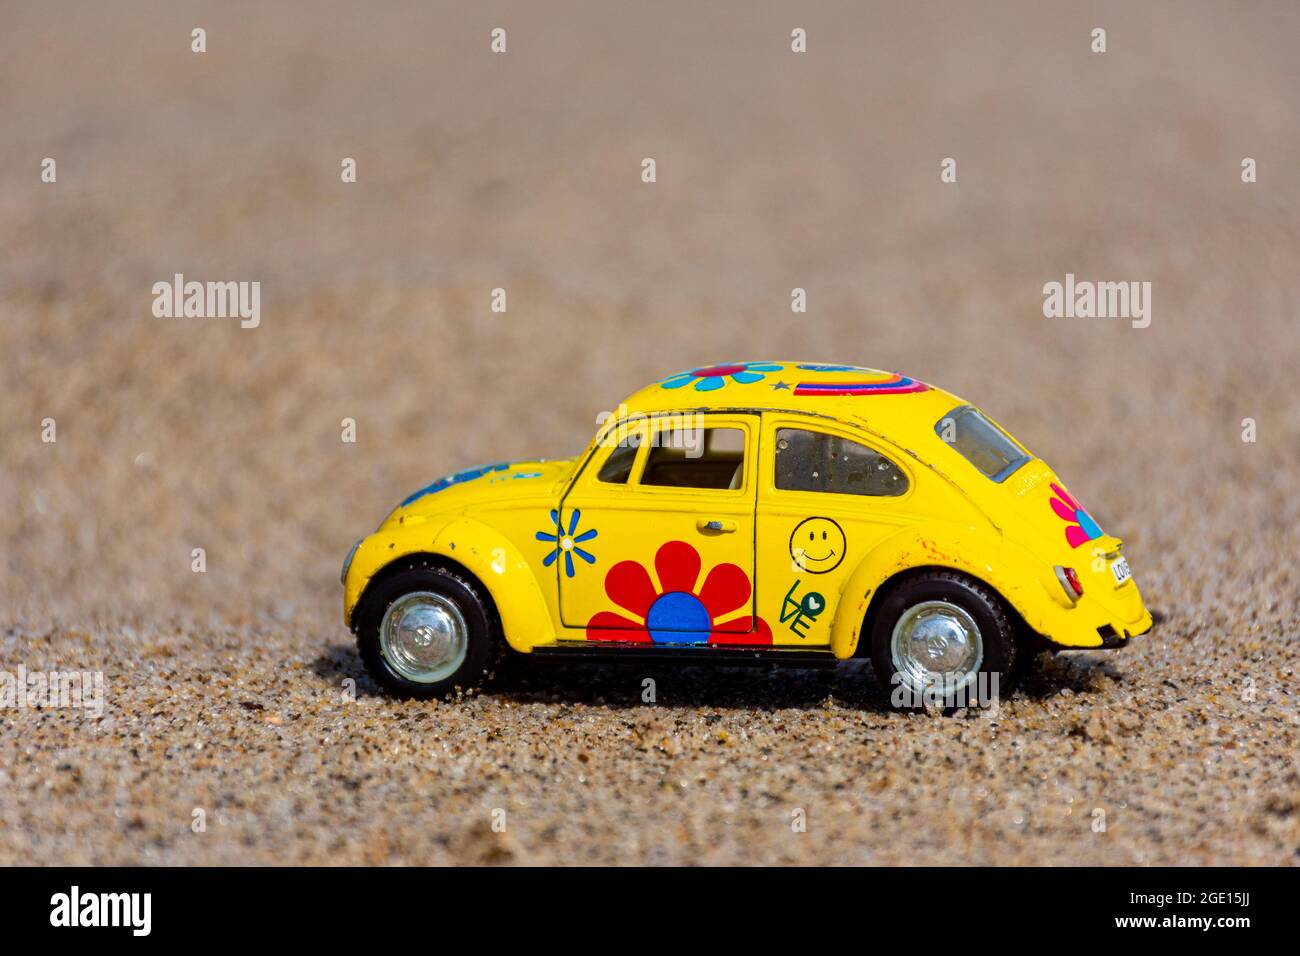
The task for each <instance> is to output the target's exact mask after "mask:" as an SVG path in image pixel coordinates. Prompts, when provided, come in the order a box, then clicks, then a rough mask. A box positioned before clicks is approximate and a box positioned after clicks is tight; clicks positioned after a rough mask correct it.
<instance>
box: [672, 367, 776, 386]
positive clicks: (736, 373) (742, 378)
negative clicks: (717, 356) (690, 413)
mask: <svg viewBox="0 0 1300 956" xmlns="http://www.w3.org/2000/svg"><path fill="white" fill-rule="evenodd" d="M783 367H784V366H781V365H776V364H774V363H772V362H733V363H732V364H730V365H709V366H707V367H705V368H695V369H691V370H690V371H689V372H682V373H680V374H678V375H674V376H672V377H671V378H666V379H664V380H663V381H662V382H660V383H659V384H660V385H662V386H663V387H664V388H681V387H682V386H683V385H689V384H690V383H691V382H694V383H695V390H696V391H697V392H712V391H716V390H717V389H719V388H722V386H724V385H726V384H727V379H731V380H732V381H733V382H738V383H739V384H741V385H749V384H751V383H753V382H761V381H763V376H764V375H766V374H767V373H768V372H779V371H781V369H782V368H783Z"/></svg>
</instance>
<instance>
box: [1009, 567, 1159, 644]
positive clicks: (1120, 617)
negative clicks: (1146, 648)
mask: <svg viewBox="0 0 1300 956" xmlns="http://www.w3.org/2000/svg"><path fill="white" fill-rule="evenodd" d="M1051 588H1055V589H1056V590H1058V591H1059V590H1060V586H1059V585H1058V584H1057V582H1056V581H1055V580H1052V581H1051V582H1050V588H1049V585H1048V583H1047V582H1046V581H1044V582H1043V583H1042V585H1041V586H1037V585H1033V586H1030V585H1028V584H1027V585H1026V586H1024V587H1022V588H1019V589H1018V590H1017V593H1015V594H1012V595H1007V596H1008V597H1009V598H1010V599H1011V603H1012V604H1014V605H1015V607H1016V610H1017V611H1019V612H1020V616H1021V617H1023V618H1024V620H1025V623H1026V624H1027V625H1029V627H1030V628H1031V629H1032V630H1033V631H1035V632H1036V633H1037V634H1038V635H1039V636H1040V637H1041V638H1042V639H1043V641H1045V642H1046V644H1047V645H1048V646H1049V647H1056V648H1077V649H1084V648H1099V647H1123V646H1124V645H1126V644H1127V643H1128V642H1129V641H1130V640H1132V639H1133V638H1135V637H1139V636H1141V635H1143V634H1146V633H1147V632H1148V631H1150V630H1151V628H1152V626H1153V624H1154V621H1153V620H1152V617H1151V613H1150V612H1149V611H1148V610H1147V609H1146V605H1145V604H1143V602H1142V595H1141V593H1140V592H1139V591H1138V588H1137V584H1135V583H1134V582H1133V581H1132V580H1130V581H1129V582H1128V583H1127V584H1125V585H1124V586H1122V587H1120V588H1117V589H1115V590H1114V591H1111V592H1108V593H1107V594H1106V595H1105V596H1104V597H1103V598H1102V599H1098V598H1097V597H1095V596H1094V595H1092V594H1090V593H1088V592H1087V591H1085V593H1084V595H1083V597H1081V598H1079V601H1078V603H1077V604H1074V605H1072V606H1071V605H1068V604H1067V603H1065V602H1064V601H1062V600H1061V599H1058V598H1057V597H1056V595H1055V594H1054V593H1053V592H1052V590H1051Z"/></svg>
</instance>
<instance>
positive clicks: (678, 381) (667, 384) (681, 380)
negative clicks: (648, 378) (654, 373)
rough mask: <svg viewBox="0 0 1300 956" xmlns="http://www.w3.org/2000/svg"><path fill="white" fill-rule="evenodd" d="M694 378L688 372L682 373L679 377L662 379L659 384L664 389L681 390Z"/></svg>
mask: <svg viewBox="0 0 1300 956" xmlns="http://www.w3.org/2000/svg"><path fill="white" fill-rule="evenodd" d="M694 377H695V376H694V375H692V374H691V373H690V372H682V373H681V374H680V375H674V376H673V377H672V378H666V379H664V380H663V381H662V382H660V383H659V384H660V385H662V386H663V387H664V388H681V387H682V386H683V385H685V384H687V383H688V382H690V380H691V379H693V378H694Z"/></svg>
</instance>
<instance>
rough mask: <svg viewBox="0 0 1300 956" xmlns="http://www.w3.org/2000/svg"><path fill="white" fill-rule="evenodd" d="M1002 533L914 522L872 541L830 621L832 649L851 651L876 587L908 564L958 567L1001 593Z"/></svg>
mask: <svg viewBox="0 0 1300 956" xmlns="http://www.w3.org/2000/svg"><path fill="white" fill-rule="evenodd" d="M1001 541H1002V539H1001V535H999V534H998V533H996V532H993V531H981V530H980V529H978V528H970V527H954V526H953V525H913V526H911V527H908V528H904V529H903V530H901V531H899V532H898V533H897V534H894V535H891V536H890V537H888V538H886V539H885V540H884V541H882V542H880V544H878V545H876V547H875V548H873V549H872V550H871V551H870V552H868V553H867V555H866V557H864V558H863V559H862V561H861V562H860V563H859V564H858V566H857V568H856V569H855V570H854V571H853V573H852V574H851V575H849V577H848V579H847V580H846V581H845V582H844V587H843V589H842V590H841V591H840V596H839V601H838V602H837V604H836V610H835V620H834V621H833V622H832V624H831V652H832V653H833V654H834V655H835V656H836V657H837V658H839V659H840V660H845V659H847V658H850V657H852V656H853V655H854V653H856V651H857V649H858V644H859V642H860V640H861V638H862V625H863V623H864V622H865V619H866V614H867V608H868V607H869V606H870V605H871V599H872V597H873V596H874V595H875V593H876V591H877V589H878V588H879V587H880V586H881V585H882V584H884V583H885V582H886V581H888V580H889V579H890V578H892V577H893V576H894V575H896V574H898V573H900V572H902V571H908V570H911V569H912V568H921V567H939V568H950V569H951V570H953V571H961V572H962V573H964V574H969V575H970V576H971V577H974V578H978V579H980V580H981V581H984V582H985V583H986V584H989V585H991V586H992V587H994V588H997V589H998V590H999V591H1000V592H1003V593H1005V592H1004V591H1003V588H1002V586H1001V583H1002V582H1000V581H999V577H1000V576H999V574H998V573H997V556H998V551H999V548H1000V547H1001Z"/></svg>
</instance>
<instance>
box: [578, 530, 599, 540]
mask: <svg viewBox="0 0 1300 956" xmlns="http://www.w3.org/2000/svg"><path fill="white" fill-rule="evenodd" d="M594 537H596V529H595V528H592V529H591V530H590V531H584V532H582V534H580V535H578V536H577V537H576V538H574V539H573V540H574V541H590V540H591V539H592V538H594Z"/></svg>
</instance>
